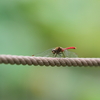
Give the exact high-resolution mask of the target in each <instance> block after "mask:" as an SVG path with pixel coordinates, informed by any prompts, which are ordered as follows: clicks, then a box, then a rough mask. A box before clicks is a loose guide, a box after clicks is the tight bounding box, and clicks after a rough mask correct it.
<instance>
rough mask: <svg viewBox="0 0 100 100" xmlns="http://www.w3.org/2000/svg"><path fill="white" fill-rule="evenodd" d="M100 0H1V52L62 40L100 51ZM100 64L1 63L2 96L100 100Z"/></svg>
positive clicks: (8, 99) (83, 53)
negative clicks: (34, 64)
mask: <svg viewBox="0 0 100 100" xmlns="http://www.w3.org/2000/svg"><path fill="white" fill-rule="evenodd" d="M99 9H100V1H99V0H95V1H93V0H54V1H53V0H47V1H46V0H31V1H28V0H20V1H19V0H18V1H17V0H12V1H7V0H6V1H5V0H0V46H1V49H0V54H12V55H29V56H31V55H34V54H36V53H38V52H42V51H45V50H47V49H49V48H53V47H56V46H61V47H69V46H75V47H77V49H76V50H74V51H75V53H77V54H78V56H79V57H100V55H99V51H100V47H99V42H100V39H99V38H100V11H99ZM99 75H100V71H99V68H73V67H71V68H68V67H65V68H63V67H60V68H57V67H55V68H51V67H50V68H49V67H35V66H34V67H33V66H31V67H29V66H22V65H13V66H12V65H4V64H1V65H0V100H33V99H34V100H94V99H95V100H100V95H99V90H100V87H99V84H100V80H99V77H100V76H99Z"/></svg>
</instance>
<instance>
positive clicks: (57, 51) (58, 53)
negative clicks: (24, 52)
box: [32, 47, 78, 58]
mask: <svg viewBox="0 0 100 100" xmlns="http://www.w3.org/2000/svg"><path fill="white" fill-rule="evenodd" d="M69 49H76V47H67V48H62V47H56V48H52V49H48V50H46V51H44V52H42V53H39V54H36V55H32V56H39V57H59V58H76V57H78V56H77V54H76V53H74V52H71V51H69Z"/></svg>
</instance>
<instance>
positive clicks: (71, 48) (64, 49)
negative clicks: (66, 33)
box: [63, 47, 76, 51]
mask: <svg viewBox="0 0 100 100" xmlns="http://www.w3.org/2000/svg"><path fill="white" fill-rule="evenodd" d="M67 49H76V47H68V48H63V51H64V50H67Z"/></svg>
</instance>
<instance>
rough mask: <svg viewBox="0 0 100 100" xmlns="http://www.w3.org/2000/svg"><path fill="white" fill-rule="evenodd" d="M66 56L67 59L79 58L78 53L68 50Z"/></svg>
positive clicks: (65, 52)
mask: <svg viewBox="0 0 100 100" xmlns="http://www.w3.org/2000/svg"><path fill="white" fill-rule="evenodd" d="M64 55H65V57H68V58H77V57H78V56H77V54H76V53H74V52H71V51H68V50H65V51H64Z"/></svg>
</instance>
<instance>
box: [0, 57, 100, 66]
mask: <svg viewBox="0 0 100 100" xmlns="http://www.w3.org/2000/svg"><path fill="white" fill-rule="evenodd" d="M2 63H4V64H17V65H20V64H22V65H35V66H36V65H40V66H43V65H45V66H80V67H81V66H100V58H51V57H34V56H16V55H0V64H2Z"/></svg>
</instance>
